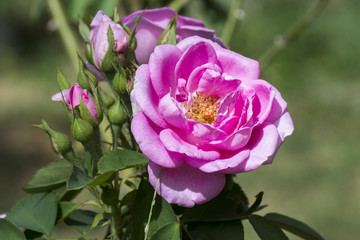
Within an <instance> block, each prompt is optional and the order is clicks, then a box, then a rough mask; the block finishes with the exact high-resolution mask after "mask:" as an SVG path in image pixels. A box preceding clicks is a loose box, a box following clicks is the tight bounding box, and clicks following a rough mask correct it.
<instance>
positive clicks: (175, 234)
mask: <svg viewBox="0 0 360 240" xmlns="http://www.w3.org/2000/svg"><path fill="white" fill-rule="evenodd" d="M180 232H181V226H180V224H178V223H176V222H175V223H174V222H173V223H169V224H167V225H165V226H163V227H162V228H160V229H159V230H158V231H156V232H155V233H154V234H153V235H152V237H151V238H150V240H180V239H181V236H180Z"/></svg>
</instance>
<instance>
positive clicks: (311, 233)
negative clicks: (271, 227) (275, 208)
mask: <svg viewBox="0 0 360 240" xmlns="http://www.w3.org/2000/svg"><path fill="white" fill-rule="evenodd" d="M265 218H266V219H268V220H270V221H271V222H273V223H275V224H276V225H278V226H279V227H281V228H283V229H285V230H287V231H289V232H292V233H293V234H295V235H297V236H300V237H302V238H304V239H308V240H322V239H323V237H321V236H320V234H318V233H317V232H316V231H315V230H313V229H312V228H310V227H309V226H308V225H306V224H305V223H302V222H300V221H298V220H295V219H293V218H290V217H288V216H284V215H282V214H278V213H268V214H266V215H265Z"/></svg>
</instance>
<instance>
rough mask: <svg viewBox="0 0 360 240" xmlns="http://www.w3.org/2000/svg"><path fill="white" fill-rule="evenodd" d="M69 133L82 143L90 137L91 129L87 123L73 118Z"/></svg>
mask: <svg viewBox="0 0 360 240" xmlns="http://www.w3.org/2000/svg"><path fill="white" fill-rule="evenodd" d="M71 133H72V135H73V136H74V138H75V139H76V140H78V141H79V142H82V143H84V142H87V141H88V140H89V139H90V138H91V137H92V135H93V128H92V126H91V124H90V123H88V122H87V121H85V120H83V119H81V118H76V117H75V118H74V121H73V123H72V126H71Z"/></svg>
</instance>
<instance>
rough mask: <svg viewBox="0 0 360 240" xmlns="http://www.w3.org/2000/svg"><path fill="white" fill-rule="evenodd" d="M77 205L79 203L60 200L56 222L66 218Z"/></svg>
mask: <svg viewBox="0 0 360 240" xmlns="http://www.w3.org/2000/svg"><path fill="white" fill-rule="evenodd" d="M79 206H80V204H79V203H73V202H60V203H59V209H58V216H57V221H56V223H59V222H62V221H64V219H65V218H67V217H68V216H69V215H70V214H71V213H72V212H73V211H74V210H75V209H76V208H78V207H79Z"/></svg>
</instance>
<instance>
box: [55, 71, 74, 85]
mask: <svg viewBox="0 0 360 240" xmlns="http://www.w3.org/2000/svg"><path fill="white" fill-rule="evenodd" d="M56 79H57V83H58V86H59V89H60V90H61V91H62V90H65V89H69V88H70V87H71V85H70V83H69V81H68V80H67V79H66V77H65V76H64V74H63V73H62V72H61V71H60V69H59V68H57V69H56Z"/></svg>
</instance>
